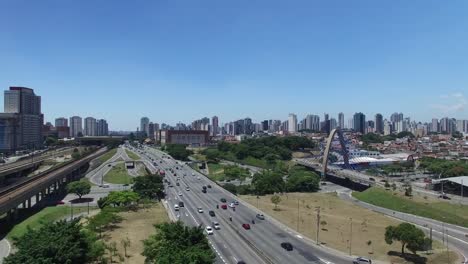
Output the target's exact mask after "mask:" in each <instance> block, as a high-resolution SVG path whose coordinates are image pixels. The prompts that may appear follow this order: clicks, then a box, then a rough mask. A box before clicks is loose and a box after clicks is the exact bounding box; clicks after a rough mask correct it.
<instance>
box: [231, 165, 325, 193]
mask: <svg viewBox="0 0 468 264" xmlns="http://www.w3.org/2000/svg"><path fill="white" fill-rule="evenodd" d="M319 183H320V177H319V176H318V175H317V174H316V173H314V172H312V171H309V170H307V169H306V168H304V167H302V166H293V167H291V168H289V170H288V172H287V175H285V174H284V173H282V172H280V171H278V170H263V171H262V172H260V173H256V174H255V175H254V176H253V178H252V183H251V184H250V185H239V186H235V185H233V184H225V185H223V187H224V188H225V189H226V190H228V191H230V192H232V193H234V194H256V195H265V194H272V193H283V192H315V191H317V190H318V189H319Z"/></svg>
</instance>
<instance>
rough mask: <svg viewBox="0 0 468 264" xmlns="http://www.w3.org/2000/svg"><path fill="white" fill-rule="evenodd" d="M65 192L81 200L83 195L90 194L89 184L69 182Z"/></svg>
mask: <svg viewBox="0 0 468 264" xmlns="http://www.w3.org/2000/svg"><path fill="white" fill-rule="evenodd" d="M67 192H68V193H73V194H76V195H77V196H78V198H79V199H80V200H81V197H82V196H83V195H86V194H89V193H90V192H91V184H90V183H89V182H86V181H74V182H70V183H69V184H67Z"/></svg>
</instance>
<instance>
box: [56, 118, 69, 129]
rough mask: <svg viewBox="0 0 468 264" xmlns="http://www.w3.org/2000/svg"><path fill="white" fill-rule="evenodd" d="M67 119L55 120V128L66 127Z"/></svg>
mask: <svg viewBox="0 0 468 264" xmlns="http://www.w3.org/2000/svg"><path fill="white" fill-rule="evenodd" d="M67 126H68V119H66V118H65V117H59V118H56V119H55V127H67Z"/></svg>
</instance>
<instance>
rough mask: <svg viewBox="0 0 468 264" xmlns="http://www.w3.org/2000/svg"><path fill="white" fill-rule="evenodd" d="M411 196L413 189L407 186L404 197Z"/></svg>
mask: <svg viewBox="0 0 468 264" xmlns="http://www.w3.org/2000/svg"><path fill="white" fill-rule="evenodd" d="M412 195H413V188H411V186H408V188H406V189H405V196H412Z"/></svg>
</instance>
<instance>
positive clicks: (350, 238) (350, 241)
mask: <svg viewBox="0 0 468 264" xmlns="http://www.w3.org/2000/svg"><path fill="white" fill-rule="evenodd" d="M349 220H350V232H349V255H350V256H351V245H352V244H353V218H352V217H351V218H349Z"/></svg>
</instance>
